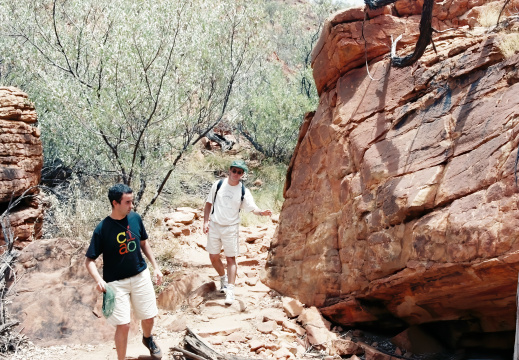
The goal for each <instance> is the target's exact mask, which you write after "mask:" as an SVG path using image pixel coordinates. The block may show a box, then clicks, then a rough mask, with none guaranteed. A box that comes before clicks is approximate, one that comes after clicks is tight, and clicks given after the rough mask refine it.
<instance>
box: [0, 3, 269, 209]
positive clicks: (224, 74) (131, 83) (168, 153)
mask: <svg viewBox="0 0 519 360" xmlns="http://www.w3.org/2000/svg"><path fill="white" fill-rule="evenodd" d="M0 17H1V19H0V20H2V25H1V26H2V33H3V34H4V35H8V36H7V37H6V36H3V37H2V39H3V40H2V41H1V42H0V48H1V53H2V54H4V56H5V62H6V64H7V65H8V66H9V68H11V69H12V70H11V71H9V74H8V76H7V77H6V78H5V79H6V81H8V82H9V83H11V84H14V85H17V86H20V87H21V88H23V89H24V90H25V91H27V92H29V93H30V94H31V98H32V99H33V100H34V101H35V103H36V107H37V111H38V113H39V114H40V117H39V120H40V126H41V127H42V139H43V141H44V148H45V156H46V160H47V161H49V160H50V159H49V157H59V158H61V159H62V160H64V161H65V162H66V163H68V164H71V165H74V166H75V167H76V169H81V171H82V172H83V173H85V174H89V175H96V176H101V175H103V176H104V175H112V176H115V177H117V178H119V179H120V180H121V181H123V182H124V183H126V184H129V185H132V186H133V187H136V185H135V184H138V191H137V193H136V201H137V202H139V200H141V199H142V198H143V196H144V193H145V191H147V190H148V187H149V186H150V184H154V185H155V186H156V189H155V191H154V195H153V197H151V196H150V197H151V200H150V201H149V203H148V204H147V207H146V210H145V211H144V213H146V211H147V210H148V208H149V206H150V205H152V204H153V203H154V202H155V200H156V199H157V197H158V196H159V195H160V193H161V191H162V189H163V187H164V185H165V183H166V181H167V179H168V178H169V176H170V175H171V173H172V172H173V171H174V169H175V167H176V165H177V163H178V161H179V160H180V159H181V158H182V156H183V155H184V154H185V152H186V150H187V149H188V148H189V147H190V146H192V145H194V144H195V143H197V142H198V141H199V140H200V139H201V137H203V136H204V134H205V133H207V132H208V131H210V130H211V129H212V128H213V127H214V126H215V125H217V124H218V123H219V122H220V121H221V120H222V119H223V118H224V117H225V116H226V115H227V114H228V112H229V111H230V109H231V108H232V102H233V98H232V94H233V91H234V90H235V87H236V86H237V85H238V84H239V83H240V81H242V76H244V75H245V74H246V71H247V70H248V69H249V68H250V66H251V64H253V62H254V60H255V58H256V57H257V56H256V54H255V53H254V51H255V50H256V49H258V48H261V47H260V46H259V45H258V44H257V43H258V42H260V41H261V37H260V36H258V33H259V32H260V29H261V27H260V24H261V19H262V18H263V17H262V14H261V11H260V9H259V8H258V3H257V2H255V1H250V0H249V1H244V0H243V1H242V0H238V1H236V0H222V1H217V2H214V1H209V0H180V1H169V0H154V1H135V0H19V1H17V2H16V4H15V3H12V2H9V3H7V2H3V3H2V4H0Z"/></svg>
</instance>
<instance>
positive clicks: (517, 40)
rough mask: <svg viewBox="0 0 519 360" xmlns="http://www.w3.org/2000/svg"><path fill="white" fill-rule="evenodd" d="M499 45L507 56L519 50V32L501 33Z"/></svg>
mask: <svg viewBox="0 0 519 360" xmlns="http://www.w3.org/2000/svg"><path fill="white" fill-rule="evenodd" d="M497 46H498V47H499V50H501V53H502V54H503V55H504V57H505V58H509V57H511V56H512V55H514V54H515V53H516V52H517V51H519V34H518V33H509V34H501V35H500V38H499V40H498V42H497Z"/></svg>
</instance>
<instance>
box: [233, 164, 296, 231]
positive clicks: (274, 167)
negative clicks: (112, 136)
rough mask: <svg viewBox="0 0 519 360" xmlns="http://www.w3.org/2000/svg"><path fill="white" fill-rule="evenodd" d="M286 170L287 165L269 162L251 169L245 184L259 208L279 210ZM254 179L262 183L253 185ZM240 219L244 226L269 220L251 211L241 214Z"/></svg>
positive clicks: (276, 211) (281, 202)
mask: <svg viewBox="0 0 519 360" xmlns="http://www.w3.org/2000/svg"><path fill="white" fill-rule="evenodd" d="M286 171H287V166H286V165H284V164H269V163H263V164H261V166H260V167H258V168H255V169H251V172H250V174H249V176H248V179H247V181H246V186H247V187H248V188H249V189H250V190H251V193H252V196H253V197H254V201H255V202H256V205H258V206H259V207H260V208H261V209H271V210H272V211H273V212H274V213H279V212H280V211H281V206H282V205H283V201H284V198H283V187H284V185H285V176H286ZM256 180H260V181H261V182H262V185H261V186H255V185H254V183H255V181H256ZM241 219H242V221H241V223H242V225H244V226H251V225H260V224H264V223H266V222H268V221H269V219H268V218H266V217H263V216H256V215H254V214H251V213H248V214H246V213H244V214H242V215H241Z"/></svg>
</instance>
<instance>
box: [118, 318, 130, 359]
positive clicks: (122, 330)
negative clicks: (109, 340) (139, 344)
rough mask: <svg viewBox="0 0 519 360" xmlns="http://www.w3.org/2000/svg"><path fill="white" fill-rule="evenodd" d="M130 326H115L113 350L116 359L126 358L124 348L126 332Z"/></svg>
mask: <svg viewBox="0 0 519 360" xmlns="http://www.w3.org/2000/svg"><path fill="white" fill-rule="evenodd" d="M129 331H130V324H123V325H117V327H116V329H115V336H114V340H115V350H116V351H117V359H118V360H124V359H125V358H126V347H127V346H128V332H129Z"/></svg>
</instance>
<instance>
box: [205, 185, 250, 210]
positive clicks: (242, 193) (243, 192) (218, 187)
mask: <svg viewBox="0 0 519 360" xmlns="http://www.w3.org/2000/svg"><path fill="white" fill-rule="evenodd" d="M223 180H224V179H220V181H218V184H217V185H216V191H215V192H214V199H213V210H212V211H211V214H212V213H214V204H215V203H216V194H218V190H220V188H221V187H222V184H223ZM240 183H241V202H243V198H244V197H245V185H243V181H240ZM240 207H241V206H240ZM239 211H241V209H240V210H239Z"/></svg>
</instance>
